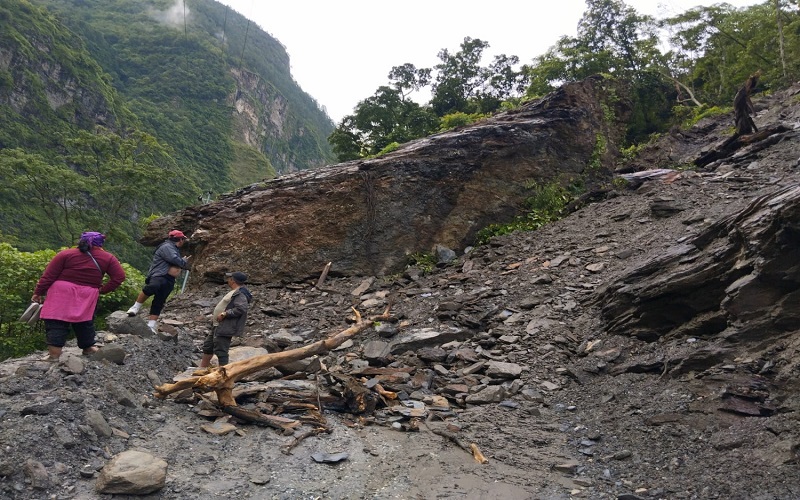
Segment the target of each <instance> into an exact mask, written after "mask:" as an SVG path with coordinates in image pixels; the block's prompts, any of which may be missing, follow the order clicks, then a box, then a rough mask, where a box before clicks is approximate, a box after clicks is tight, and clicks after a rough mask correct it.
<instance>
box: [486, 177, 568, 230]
mask: <svg viewBox="0 0 800 500" xmlns="http://www.w3.org/2000/svg"><path fill="white" fill-rule="evenodd" d="M529 187H530V188H532V189H533V196H531V197H530V198H528V199H527V207H528V212H527V213H526V214H524V215H520V216H517V217H516V218H515V219H514V221H512V222H509V223H507V224H490V225H488V226H486V227H485V228H483V229H481V230H480V231H478V235H477V243H478V244H479V245H483V244H485V243H488V241H489V240H490V239H491V238H492V237H494V236H501V235H504V234H510V233H513V232H515V231H535V230H536V229H539V228H540V227H542V226H544V225H545V224H548V223H550V222H553V221H556V220H558V219H560V218H561V214H562V211H563V210H564V207H566V206H567V203H568V202H569V200H570V198H571V197H570V195H569V192H568V191H567V189H566V188H564V187H563V186H561V184H559V183H558V182H551V183H549V184H543V185H540V184H538V183H536V182H532V183H530V184H529Z"/></svg>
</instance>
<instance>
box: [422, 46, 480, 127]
mask: <svg viewBox="0 0 800 500" xmlns="http://www.w3.org/2000/svg"><path fill="white" fill-rule="evenodd" d="M488 47H489V43H488V42H484V41H483V40H480V39H477V38H475V39H473V38H470V37H466V38H464V41H463V42H461V46H460V50H459V51H458V52H456V53H455V54H451V53H450V51H448V50H447V49H442V50H440V51H439V53H438V54H437V57H438V58H439V60H440V61H441V62H440V63H439V64H437V65H436V66H434V69H435V70H436V77H435V80H434V83H433V90H432V97H431V101H430V105H431V108H432V109H433V112H434V113H436V116H444V115H446V114H449V113H455V112H457V111H461V112H464V113H471V112H474V111H475V110H474V109H470V108H469V106H468V104H469V101H470V98H476V97H478V93H479V91H480V90H482V89H483V86H484V84H485V83H486V81H487V80H488V78H489V77H490V76H491V75H490V74H489V72H488V70H487V69H486V68H484V67H482V66H481V65H480V63H481V58H482V57H483V51H484V50H485V49H487V48H488Z"/></svg>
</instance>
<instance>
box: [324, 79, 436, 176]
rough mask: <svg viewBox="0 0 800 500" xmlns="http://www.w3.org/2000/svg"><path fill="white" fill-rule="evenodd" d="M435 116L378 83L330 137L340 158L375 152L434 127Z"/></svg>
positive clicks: (369, 154) (433, 129)
mask: <svg viewBox="0 0 800 500" xmlns="http://www.w3.org/2000/svg"><path fill="white" fill-rule="evenodd" d="M437 125H438V118H437V117H436V116H435V115H433V114H432V113H431V112H430V111H429V110H427V109H426V108H423V107H421V106H420V105H419V104H417V103H416V102H414V101H411V100H407V99H404V97H403V93H402V92H401V91H400V90H398V89H397V88H392V87H388V86H381V87H379V88H378V90H377V91H376V92H375V94H374V95H373V96H371V97H368V98H367V99H364V100H363V101H361V102H359V103H358V105H357V106H356V108H355V110H354V113H353V114H352V115H348V116H346V117H344V118H343V119H342V122H341V123H340V124H339V126H338V127H336V130H334V132H333V133H332V134H331V136H330V137H329V139H328V140H329V141H330V142H331V144H332V145H333V149H334V152H335V153H336V154H337V156H338V158H339V160H340V161H347V160H352V159H355V158H362V157H365V156H372V155H376V154H378V153H379V152H380V151H382V150H383V149H384V148H385V147H386V146H388V145H389V144H391V143H395V142H396V143H400V144H402V143H404V142H408V141H410V140H412V139H416V138H418V137H424V136H426V135H428V134H430V133H432V132H434V131H435V130H436V127H437Z"/></svg>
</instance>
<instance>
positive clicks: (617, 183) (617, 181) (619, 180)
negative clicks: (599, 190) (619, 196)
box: [611, 177, 630, 190]
mask: <svg viewBox="0 0 800 500" xmlns="http://www.w3.org/2000/svg"><path fill="white" fill-rule="evenodd" d="M629 185H630V183H629V182H628V180H627V179H625V178H624V177H614V179H613V180H612V181H611V186H612V187H613V188H614V189H617V190H623V189H627V188H628V186H629Z"/></svg>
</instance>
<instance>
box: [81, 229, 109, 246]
mask: <svg viewBox="0 0 800 500" xmlns="http://www.w3.org/2000/svg"><path fill="white" fill-rule="evenodd" d="M80 241H85V242H86V243H88V244H89V245H91V246H93V247H101V246H103V243H104V242H105V241H106V235H104V234H102V233H96V232H94V231H86V232H85V233H83V234H81V239H80Z"/></svg>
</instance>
